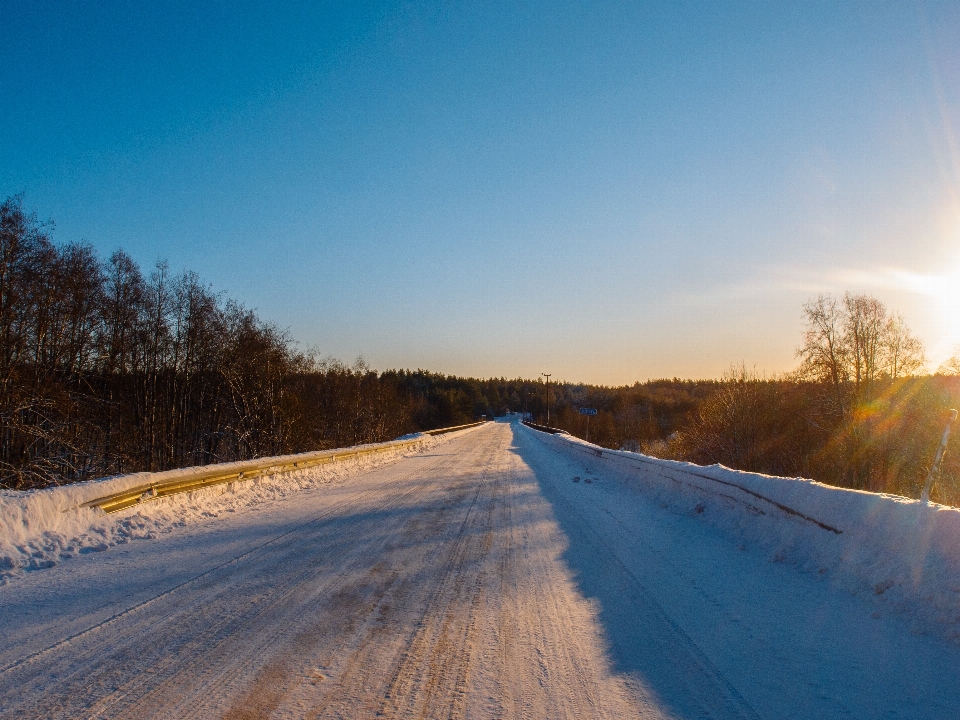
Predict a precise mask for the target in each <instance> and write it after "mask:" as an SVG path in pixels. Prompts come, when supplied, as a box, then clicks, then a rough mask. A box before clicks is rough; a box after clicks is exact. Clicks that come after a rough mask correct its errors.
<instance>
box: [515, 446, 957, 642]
mask: <svg viewBox="0 0 960 720" xmlns="http://www.w3.org/2000/svg"><path fill="white" fill-rule="evenodd" d="M528 432H531V433H535V434H536V435H537V436H538V437H539V438H540V439H541V440H542V441H543V442H545V443H548V444H550V445H552V446H553V447H555V448H557V449H558V450H561V451H563V452H566V453H575V454H581V453H585V454H586V455H587V456H588V457H592V458H594V459H595V460H596V462H598V463H602V467H603V468H604V470H605V471H607V472H610V473H611V474H614V475H616V476H617V477H618V479H620V480H621V481H622V482H625V483H627V484H628V485H631V486H634V487H636V489H637V490H639V491H640V492H642V493H643V494H644V495H646V496H651V495H652V496H653V497H655V498H656V500H657V501H658V502H659V503H660V504H661V506H662V507H664V508H669V509H671V510H673V511H676V512H684V513H691V514H694V515H697V516H698V517H701V518H702V519H703V521H705V522H709V523H710V524H711V525H713V526H715V527H717V528H719V529H720V530H722V531H724V532H726V533H730V534H731V535H732V536H733V537H735V538H736V539H737V540H738V542H739V543H740V545H741V547H751V548H758V549H759V550H760V551H761V552H763V553H764V554H765V555H766V556H767V557H768V558H769V559H770V560H771V561H772V562H786V563H792V564H795V565H796V566H798V567H800V568H802V569H803V570H805V571H807V572H810V573H812V574H814V575H815V576H817V577H818V578H821V579H823V580H824V581H826V582H830V583H832V584H834V585H835V586H837V587H838V588H841V589H843V590H845V591H847V592H850V593H852V594H859V593H870V594H873V595H877V596H882V600H883V601H884V602H885V603H888V604H889V606H890V607H891V608H892V609H894V610H895V611H896V612H898V613H902V614H904V615H907V616H909V617H910V618H911V620H912V621H913V622H914V625H913V627H914V630H915V631H916V632H935V633H936V634H943V635H946V636H948V637H951V638H953V639H954V640H958V639H960V509H957V508H952V507H946V506H943V505H937V504H935V503H931V504H924V503H921V502H920V501H917V500H910V499H908V498H903V497H899V496H895V495H884V494H878V493H869V492H861V491H857V490H847V489H843V488H836V487H832V486H829V485H824V484H821V483H818V482H815V481H813V480H806V479H802V478H781V477H771V476H767V475H761V474H757V473H747V472H740V471H736V470H731V469H729V468H726V467H724V466H722V465H712V466H708V467H703V466H700V465H694V464H692V463H685V462H676V461H671V460H660V459H657V458H653V457H649V456H646V455H642V454H640V453H632V452H623V451H620V452H617V451H610V450H606V449H603V450H602V451H601V452H602V454H601V455H600V456H598V455H597V451H598V450H600V448H597V446H595V445H591V444H589V443H586V442H584V441H582V440H580V439H578V438H574V437H571V436H568V435H546V434H544V433H536V431H533V430H528Z"/></svg>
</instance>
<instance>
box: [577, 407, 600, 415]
mask: <svg viewBox="0 0 960 720" xmlns="http://www.w3.org/2000/svg"><path fill="white" fill-rule="evenodd" d="M580 414H581V415H596V414H597V409H596V408H580Z"/></svg>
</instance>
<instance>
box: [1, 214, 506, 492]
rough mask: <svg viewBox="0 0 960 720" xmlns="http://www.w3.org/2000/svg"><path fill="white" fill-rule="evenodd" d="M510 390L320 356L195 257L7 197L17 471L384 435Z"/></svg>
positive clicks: (11, 483)
mask: <svg viewBox="0 0 960 720" xmlns="http://www.w3.org/2000/svg"><path fill="white" fill-rule="evenodd" d="M500 384H501V385H502V382H501V383H500ZM501 390H502V388H501V387H500V385H498V381H486V382H484V381H468V380H462V379H458V378H447V377H444V376H441V375H436V374H432V373H426V372H421V371H417V372H403V371H400V372H387V373H383V374H379V373H377V372H374V371H373V370H370V369H369V368H368V367H367V366H366V365H365V364H364V363H363V362H362V361H358V362H357V363H356V364H354V365H353V366H352V367H348V366H345V365H344V364H342V363H340V362H337V361H333V360H321V359H319V358H318V357H317V356H316V355H315V354H313V353H309V352H303V351H300V350H299V349H298V348H297V347H296V345H295V344H294V343H293V342H292V341H291V339H290V338H289V337H288V335H287V334H286V333H285V332H283V331H282V330H280V329H279V328H277V327H276V326H275V325H273V324H271V323H268V322H265V321H264V320H262V319H261V318H259V317H258V316H257V315H256V313H254V312H253V311H251V310H249V309H246V308H244V307H243V306H242V305H240V304H238V303H236V302H234V301H233V300H231V299H229V298H225V297H224V296H222V295H220V294H217V293H215V292H213V291H212V290H211V289H210V287H209V286H207V285H205V284H204V283H202V282H201V280H200V278H199V277H197V275H196V274H194V273H192V272H185V273H182V274H178V275H173V274H171V272H170V270H169V268H168V267H167V265H166V264H165V263H159V264H157V266H156V267H155V268H154V269H153V270H152V271H151V272H149V273H144V272H143V271H142V270H141V269H140V268H139V267H138V266H137V264H136V263H135V262H134V261H133V260H132V259H131V258H130V257H129V256H128V255H126V254H125V253H124V252H122V251H117V252H115V253H113V254H112V255H111V256H110V257H109V258H107V259H105V260H104V259H101V258H100V257H98V256H97V254H96V252H95V251H94V250H93V248H92V247H90V246H89V245H81V244H68V245H62V246H58V245H55V244H54V243H53V242H52V240H51V238H50V236H49V228H48V227H47V226H45V225H43V224H42V223H39V222H38V221H37V219H36V217H35V215H32V214H28V213H26V212H25V211H24V209H23V206H22V201H21V199H20V198H19V197H14V198H10V199H7V200H6V201H5V202H4V203H3V205H2V206H0V485H2V486H3V487H6V488H14V489H27V488H32V487H40V486H44V485H49V484H57V483H64V482H73V481H78V480H84V479H87V478H92V477H102V476H107V475H113V474H118V473H127V472H134V471H140V470H150V471H156V470H166V469H171V468H177V467H184V466H190V465H203V464H208V463H214V462H224V461H229V460H242V459H247V458H253V457H260V456H265V455H275V454H282V453H291V452H301V451H306V450H315V449H323V448H328V447H341V446H346V445H353V444H357V443H365V442H377V441H382V440H387V439H392V438H395V437H397V436H399V435H403V434H405V433H408V432H412V431H416V430H422V429H430V428H433V427H438V426H443V425H454V424H459V423H464V422H469V421H472V420H474V419H475V418H476V417H478V416H479V415H481V414H492V413H493V412H494V410H493V404H492V403H494V404H495V403H497V402H500V395H499V393H500V391H501Z"/></svg>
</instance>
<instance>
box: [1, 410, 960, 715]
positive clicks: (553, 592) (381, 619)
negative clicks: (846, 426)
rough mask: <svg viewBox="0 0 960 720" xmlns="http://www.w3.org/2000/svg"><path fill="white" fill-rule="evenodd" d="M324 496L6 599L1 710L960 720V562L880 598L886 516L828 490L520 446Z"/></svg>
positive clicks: (429, 463)
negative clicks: (958, 638)
mask: <svg viewBox="0 0 960 720" xmlns="http://www.w3.org/2000/svg"><path fill="white" fill-rule="evenodd" d="M690 469H693V470H694V471H695V472H698V473H701V474H713V473H718V476H717V477H718V478H720V479H726V480H730V481H735V482H737V483H739V484H741V485H742V486H743V487H745V488H747V489H748V490H751V491H752V492H753V493H755V494H751V493H749V492H745V491H743V490H737V489H736V488H732V487H730V486H721V487H720V490H721V492H720V493H718V492H717V490H718V488H717V487H716V486H717V485H718V484H717V483H714V482H712V481H710V480H707V479H706V478H703V477H697V476H696V475H691V474H689V473H685V472H684V471H685V470H690ZM671 475H672V476H674V477H673V479H671V478H670V477H669V476H671ZM279 482H280V481H278V483H279ZM283 482H286V481H283ZM681 483H686V484H681ZM697 483H699V484H700V485H702V487H698V486H697ZM791 483H793V484H791ZM300 484H302V481H301V480H294V481H291V482H290V491H289V492H287V491H283V492H277V493H276V494H275V496H274V497H272V498H269V497H265V496H264V497H258V498H257V502H255V503H253V502H246V501H244V502H238V503H234V504H229V502H230V498H229V497H228V495H210V496H207V497H200V495H199V494H198V496H197V497H194V498H192V499H188V500H183V501H182V502H181V501H180V500H177V499H173V498H172V499H169V500H164V501H163V502H160V503H156V504H155V507H156V508H157V509H159V508H162V507H167V508H168V509H169V511H170V512H171V514H173V512H174V511H177V512H187V513H188V514H189V513H193V514H192V515H191V520H190V522H189V523H188V524H187V525H184V526H177V525H175V524H170V525H169V526H164V527H165V529H166V530H167V531H168V532H166V533H165V534H164V535H163V536H162V537H159V538H158V539H156V540H153V541H150V542H134V543H127V544H124V545H121V546H117V547H113V548H110V549H109V550H108V551H107V552H102V553H93V554H84V555H79V556H77V557H75V558H73V559H71V560H70V561H68V562H62V563H60V564H59V565H57V566H56V567H53V568H50V569H45V570H41V571H37V572H26V573H23V574H21V575H20V576H18V577H14V578H12V579H11V580H10V582H8V583H7V584H6V585H5V586H3V587H0V617H3V618H4V620H3V622H4V632H3V633H2V636H0V715H2V716H4V717H8V716H9V717H78V716H83V717H91V716H96V717H130V716H137V717H217V716H221V717H265V716H273V717H297V718H299V717H356V718H367V717H374V716H383V717H445V718H449V717H476V718H489V717H524V718H565V717H591V718H594V717H617V718H623V717H652V718H661V717H662V718H667V717H669V718H700V717H713V718H757V717H764V718H812V717H817V718H851V717H854V718H880V717H883V718H890V717H894V718H896V717H902V718H908V717H909V718H917V717H923V718H955V717H957V716H958V709H960V646H958V643H957V642H955V641H952V640H950V639H949V638H947V637H946V636H947V635H948V634H949V632H948V631H945V628H952V627H955V626H956V619H955V618H953V619H952V620H951V619H950V618H949V617H947V616H946V615H944V616H942V617H941V614H942V613H943V612H944V611H943V609H942V608H943V603H945V602H946V600H945V598H948V597H949V595H948V594H947V589H945V588H946V585H948V584H949V583H950V582H951V581H952V580H951V578H953V577H955V576H953V575H951V573H952V572H953V571H952V569H951V568H952V567H953V565H952V564H951V563H953V561H954V558H955V555H953V554H951V553H950V549H949V547H946V546H945V545H944V544H943V541H942V538H941V539H932V540H931V541H930V542H931V544H930V545H929V547H937V548H942V552H940V551H938V552H936V553H932V554H933V555H935V556H936V557H934V558H933V559H927V560H925V561H924V563H922V564H921V565H920V566H916V565H913V566H910V567H912V568H913V572H914V573H915V574H914V575H912V576H910V577H914V578H915V579H918V583H917V584H915V585H912V586H910V588H907V590H909V591H910V592H912V593H914V594H912V595H911V594H909V593H907V594H903V595H899V596H898V595H897V594H896V593H897V592H899V590H897V587H898V586H896V585H891V586H889V587H887V588H886V589H884V590H883V591H882V592H879V591H878V590H877V589H876V588H874V587H871V586H870V585H869V582H870V580H871V578H872V576H871V575H870V572H872V571H870V570H869V568H867V565H869V562H867V564H866V565H865V564H864V560H865V559H866V560H867V561H871V560H870V559H871V558H873V559H874V560H881V559H882V557H881V555H880V554H876V555H870V553H869V552H868V551H866V550H862V549H857V550H856V551H851V550H850V548H858V547H859V545H861V544H862V539H859V540H858V539H857V537H858V533H860V530H859V529H858V528H860V527H867V525H864V524H863V523H867V522H868V521H869V519H870V518H871V517H873V515H871V514H870V513H869V512H866V511H864V512H861V513H860V514H856V513H853V511H852V510H846V511H843V512H841V511H840V510H837V511H836V513H835V515H833V516H829V513H828V510H829V508H827V505H829V504H830V503H829V502H828V501H827V500H826V499H824V498H827V497H833V496H832V495H829V494H823V495H822V496H821V499H819V500H817V501H816V502H813V501H811V503H809V504H807V505H803V506H802V507H801V505H802V501H803V497H805V495H804V493H805V492H812V493H814V494H817V493H820V490H819V489H817V487H816V486H812V485H811V484H809V483H803V482H801V483H795V482H794V481H784V480H776V479H769V478H761V477H758V476H752V477H747V476H745V475H743V474H739V473H738V474H733V473H730V471H726V470H722V469H718V468H712V469H710V468H708V469H698V468H682V467H680V466H677V465H672V464H663V463H659V462H654V463H650V462H647V461H645V459H643V458H639V457H636V456H631V455H624V456H619V457H612V456H610V455H609V454H608V453H607V452H606V451H604V453H603V455H602V456H601V457H598V456H597V455H596V454H595V451H594V449H593V447H592V446H586V445H584V444H582V443H579V442H577V441H572V440H570V439H562V438H550V437H547V436H545V435H543V434H541V433H536V432H535V431H532V430H529V429H526V428H523V427H520V426H519V425H516V424H507V423H497V424H488V425H486V426H483V427H480V428H477V429H475V430H468V431H465V432H463V433H458V434H457V436H456V437H454V438H452V439H451V440H450V441H449V442H445V443H438V444H436V445H433V446H432V447H430V448H428V449H426V450H425V451H424V452H421V453H419V454H414V455H410V456H408V457H405V458H399V459H397V460H395V461H394V462H391V463H389V464H384V465H381V466H379V467H376V468H371V469H368V470H365V471H362V472H355V473H354V474H352V475H351V476H350V477H349V480H346V479H337V478H330V481H329V482H327V483H325V484H314V485H309V486H304V487H302V488H299V485H300ZM781 485H782V490H777V488H778V487H781ZM796 487H803V488H806V490H797V491H796V492H797V497H789V493H792V492H794V489H793V488H796ZM294 488H297V489H296V491H293V489H294ZM758 488H759V489H758ZM761 491H762V492H761ZM825 492H826V491H825ZM778 493H779V494H778ZM756 494H760V495H768V496H769V500H772V501H773V502H776V503H780V504H781V505H784V506H791V503H795V504H796V505H797V506H798V507H797V508H796V510H797V511H798V512H802V513H803V514H806V515H808V516H809V517H810V518H813V519H816V520H818V521H820V522H822V523H824V524H834V523H836V527H837V528H838V529H840V530H842V531H843V532H842V534H837V533H834V532H831V531H829V530H825V529H823V527H821V526H820V525H817V524H815V523H813V522H811V521H810V520H804V519H803V518H800V517H799V516H797V515H795V514H791V513H788V512H784V511H783V510H782V509H778V508H777V506H776V505H773V504H771V502H769V501H766V500H762V499H760V498H757V497H756ZM836 497H837V498H841V500H838V501H837V502H836V503H834V506H835V507H839V508H841V510H842V508H843V504H844V503H845V502H848V500H844V499H843V498H848V497H853V496H848V495H845V494H842V493H841V494H838V495H836ZM221 502H225V503H227V504H225V505H219V504H217V503H221ZM856 502H859V500H856V499H853V500H849V503H851V505H850V507H858V506H857V505H856ZM151 505H153V504H151ZM902 506H903V507H904V508H906V510H905V511H904V512H913V509H912V508H911V506H909V504H902ZM791 507H792V506H791ZM882 507H884V508H885V510H884V512H889V513H891V514H892V515H894V516H896V513H897V512H900V511H897V510H892V509H891V510H886V506H882ZM152 511H153V509H152V508H151V512H152ZM203 512H207V513H208V514H209V515H210V516H213V515H219V517H216V518H215V519H214V518H213V517H209V518H206V521H205V518H204V517H203ZM120 515H123V514H122V513H120ZM936 516H937V515H936V513H933V517H936ZM136 517H137V515H136V513H135V512H132V511H131V512H130V513H129V514H128V515H127V516H126V519H127V520H132V519H134V518H136ZM924 517H926V516H924ZM945 517H948V516H945ZM121 519H122V518H121ZM943 522H944V521H940V520H938V521H937V523H935V524H934V527H935V528H936V527H941V528H942V527H949V522H947V525H942V523H943ZM857 523H861V525H857ZM890 532H891V533H893V532H894V531H893V530H891V531H890ZM939 532H942V531H940V530H936V529H934V530H932V531H930V535H929V536H930V537H932V536H936V535H937V534H938V533H939ZM891 537H892V536H891ZM821 538H827V539H826V540H821ZM851 538H853V539H852V540H851ZM884 542H886V541H884ZM891 542H892V541H891ZM808 543H813V546H812V547H813V548H814V549H812V550H811V549H810V548H808V547H807V544H808ZM844 543H846V544H844ZM938 543H939V544H938ZM878 552H879V551H878ZM943 553H946V554H943ZM821 560H825V561H828V562H826V564H824V565H822V566H821V565H819V564H818V563H819V562H820V561H821ZM871 562H872V561H871ZM908 565H909V563H908ZM898 567H900V566H899V565H897V563H896V562H894V561H890V562H889V563H888V564H887V565H884V566H883V570H884V572H885V573H887V574H885V575H883V576H884V577H889V571H892V570H896V568H898ZM821 568H822V569H823V572H820V570H821ZM864 568H867V569H864ZM927 571H931V572H933V573H934V574H935V576H936V578H938V579H937V580H936V581H932V580H929V579H928V580H923V578H922V577H920V576H922V575H923V574H924V573H926V572H927ZM924 582H925V583H926V585H924ZM938 583H940V584H939V585H938ZM941 586H943V587H941ZM921 587H926V588H927V591H931V590H932V591H935V592H940V593H941V597H940V599H939V600H937V602H938V603H940V604H941V605H940V606H938V607H939V608H940V609H934V610H928V609H925V608H927V606H926V605H925V604H924V603H925V602H927V600H931V599H932V596H930V597H928V598H927V600H925V598H924V596H923V595H922V594H921V593H920V591H916V588H921ZM911 588H913V589H911ZM878 592H879V594H878ZM904 592H906V591H904Z"/></svg>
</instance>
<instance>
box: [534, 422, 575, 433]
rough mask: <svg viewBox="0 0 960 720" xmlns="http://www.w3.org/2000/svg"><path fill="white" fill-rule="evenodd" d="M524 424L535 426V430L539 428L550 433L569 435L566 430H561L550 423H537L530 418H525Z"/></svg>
mask: <svg viewBox="0 0 960 720" xmlns="http://www.w3.org/2000/svg"><path fill="white" fill-rule="evenodd" d="M523 424H524V425H526V426H527V427H528V428H533V429H534V430H539V431H540V432H545V433H550V434H551V435H569V434H570V433H568V432H567V431H566V430H561V429H560V428H555V427H550V426H549V425H537V424H536V423H532V422H530V421H528V420H524V421H523Z"/></svg>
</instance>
